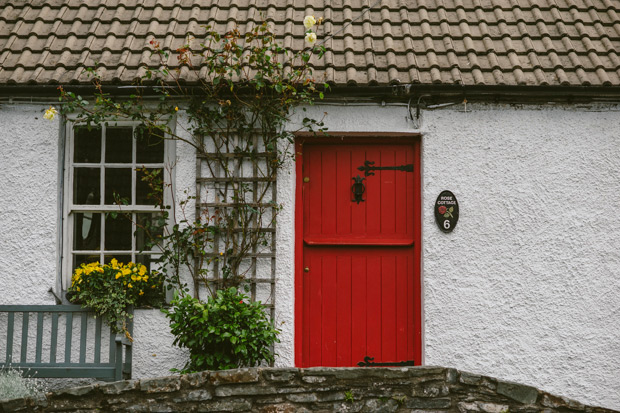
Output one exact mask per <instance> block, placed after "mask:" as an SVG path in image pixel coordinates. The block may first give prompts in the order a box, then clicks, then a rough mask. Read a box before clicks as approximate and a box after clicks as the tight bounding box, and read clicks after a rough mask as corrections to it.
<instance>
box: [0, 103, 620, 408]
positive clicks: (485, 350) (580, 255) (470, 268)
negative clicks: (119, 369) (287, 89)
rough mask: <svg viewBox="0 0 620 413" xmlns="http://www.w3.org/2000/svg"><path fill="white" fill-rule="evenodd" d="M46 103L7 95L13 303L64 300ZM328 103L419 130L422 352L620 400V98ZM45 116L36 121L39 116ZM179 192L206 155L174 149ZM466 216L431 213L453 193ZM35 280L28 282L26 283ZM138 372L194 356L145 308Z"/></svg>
mask: <svg viewBox="0 0 620 413" xmlns="http://www.w3.org/2000/svg"><path fill="white" fill-rule="evenodd" d="M45 108H46V106H43V105H40V106H36V105H32V106H25V105H15V106H11V105H3V106H1V107H0V126H1V127H0V142H1V143H2V147H3V150H2V151H0V177H2V178H3V182H4V183H3V185H0V202H1V203H2V204H1V207H2V209H1V210H0V211H2V213H1V214H0V225H1V227H0V228H2V231H1V232H0V271H2V274H3V276H2V284H3V288H2V298H1V302H2V303H3V304H7V303H15V304H17V303H30V304H34V303H40V304H44V303H46V304H49V303H52V302H53V299H52V296H51V295H50V294H49V293H48V292H47V290H48V289H49V287H51V286H53V285H54V284H55V281H56V278H55V277H56V273H57V272H56V262H57V259H58V251H57V240H56V234H57V230H58V228H59V223H58V222H57V221H58V220H57V211H58V197H57V193H58V189H59V182H58V178H57V177H58V167H59V164H58V136H59V125H58V123H57V121H54V122H49V121H45V120H43V119H42V114H43V110H44V109H45ZM462 109H463V108H462V106H456V107H452V108H446V109H441V110H435V111H425V112H424V113H423V123H422V127H421V129H419V130H416V129H413V127H412V125H411V123H409V122H408V121H406V119H405V115H406V108H405V107H402V106H396V107H395V106H386V107H381V106H379V105H372V106H353V105H350V106H342V105H338V106H337V105H323V106H316V107H312V108H309V112H310V114H312V113H314V114H315V117H320V116H322V114H323V112H327V116H326V118H325V122H326V125H327V126H328V127H329V129H330V130H332V131H376V132H421V133H422V134H423V137H422V179H423V185H422V211H423V216H422V267H423V268H422V282H423V316H422V317H423V328H424V341H423V353H424V363H425V364H427V365H443V366H449V367H456V368H459V369H462V370H466V371H471V372H475V373H480V374H486V375H491V376H496V377H499V378H503V379H507V380H512V381H517V382H522V383H525V384H529V385H535V386H538V387H540V388H543V389H545V390H547V391H550V392H552V393H557V394H561V395H565V396H568V397H572V398H575V399H578V400H580V401H582V402H586V403H591V404H597V405H602V406H605V407H609V408H615V409H620V381H618V379H617V373H616V371H617V368H616V367H615V364H616V361H617V360H618V359H620V328H619V324H618V320H619V319H620V299H619V298H618V294H617V291H619V290H620V274H619V272H620V252H619V251H618V250H617V245H620V215H618V214H616V213H615V209H616V208H617V207H618V206H619V205H620V167H619V166H620V161H619V159H620V107H618V106H578V107H576V106H572V107H568V106H553V105H545V106H540V107H539V106H524V107H521V106H508V105H506V106H498V105H477V104H475V103H474V104H470V105H468V110H470V112H468V113H463V112H461V110H462ZM36 118H38V119H36ZM176 157H177V161H178V162H177V165H176V168H177V169H176V171H175V173H176V180H177V181H176V188H177V192H179V191H182V190H183V189H185V188H190V189H191V188H193V185H194V180H195V159H194V155H193V151H192V150H191V149H190V148H187V147H177V151H176ZM445 189H448V190H451V191H452V192H454V193H455V195H456V196H457V198H458V201H459V204H460V212H461V213H460V220H459V223H458V225H457V227H456V229H455V230H454V232H452V233H450V234H444V233H442V232H441V231H439V229H438V228H437V226H436V224H435V222H434V216H433V205H434V202H435V199H436V197H437V195H438V194H439V193H440V192H441V191H442V190H445ZM294 193H295V173H294V165H293V164H292V163H291V164H290V165H289V168H288V169H287V170H285V171H283V172H282V173H280V175H279V181H278V201H279V202H282V203H283V206H284V208H283V210H282V211H281V213H280V216H279V220H278V235H277V254H278V260H277V274H278V281H279V283H278V286H277V295H276V305H277V311H276V321H277V322H278V324H279V325H280V327H281V328H282V329H283V332H282V334H281V336H280V338H281V340H282V343H281V344H279V345H278V346H277V347H276V350H277V352H278V353H279V358H278V361H277V365H279V366H292V365H293V364H294V324H295V320H294V294H295V292H294V277H293V269H294V235H295V234H294V227H295V225H294V211H295V205H294ZM24 291H28V294H24ZM134 336H135V338H136V344H135V346H134V377H137V378H139V377H149V376H157V375H163V374H167V373H168V370H169V369H170V368H172V367H181V366H182V365H183V362H184V359H183V356H184V355H183V352H181V351H180V350H178V349H176V348H173V347H172V346H171V343H172V337H171V335H170V334H169V333H168V330H167V321H166V320H165V318H164V317H163V315H162V314H160V313H158V312H156V311H153V310H146V311H144V310H139V311H138V312H137V313H136V321H135V330H134Z"/></svg>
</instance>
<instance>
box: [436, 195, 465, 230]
mask: <svg viewBox="0 0 620 413" xmlns="http://www.w3.org/2000/svg"><path fill="white" fill-rule="evenodd" d="M458 220H459V203H458V202H457V200H456V197H455V196H454V194H453V193H452V192H450V191H443V192H442V193H440V194H439V196H438V197H437V201H435V221H436V222H437V226H438V227H439V229H440V230H442V231H443V232H452V230H453V229H454V227H456V223H457V222H458Z"/></svg>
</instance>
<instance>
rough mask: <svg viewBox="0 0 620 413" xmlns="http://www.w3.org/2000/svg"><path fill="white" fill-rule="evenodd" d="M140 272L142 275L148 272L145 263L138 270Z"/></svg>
mask: <svg viewBox="0 0 620 413" xmlns="http://www.w3.org/2000/svg"><path fill="white" fill-rule="evenodd" d="M138 274H140V275H144V274H146V267H145V266H144V265H141V266H140V271H139V272H138Z"/></svg>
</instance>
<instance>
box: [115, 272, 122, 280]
mask: <svg viewBox="0 0 620 413" xmlns="http://www.w3.org/2000/svg"><path fill="white" fill-rule="evenodd" d="M122 276H123V273H122V272H120V271H119V272H117V273H116V278H115V280H118V279H119V278H121V277H122Z"/></svg>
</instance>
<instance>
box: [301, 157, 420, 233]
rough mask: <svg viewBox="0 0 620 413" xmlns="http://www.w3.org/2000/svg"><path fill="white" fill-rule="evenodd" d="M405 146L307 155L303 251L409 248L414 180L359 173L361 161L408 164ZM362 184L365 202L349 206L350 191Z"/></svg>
mask: <svg viewBox="0 0 620 413" xmlns="http://www.w3.org/2000/svg"><path fill="white" fill-rule="evenodd" d="M413 158H414V151H413V146H410V145H341V146H340V145H339V146H337V147H335V146H334V145H316V146H314V145H313V146H312V147H309V148H307V149H306V152H305V153H304V161H303V171H304V172H303V173H304V177H306V178H308V181H309V182H306V183H304V196H303V202H304V217H303V219H304V228H303V231H304V242H305V243H306V244H308V245H320V244H325V243H328V244H344V245H360V244H374V243H377V242H379V243H381V244H383V243H392V244H398V245H403V244H404V245H411V244H413V235H414V234H413V220H414V217H413V196H412V195H413V181H414V174H413V173H409V172H403V171H392V170H384V171H373V172H372V173H374V175H371V176H365V174H364V172H363V171H360V170H358V168H359V167H360V166H364V162H365V161H366V160H369V161H373V162H375V166H399V165H407V164H413V163H414V162H413ZM357 175H360V177H362V178H364V181H363V182H364V184H365V186H366V192H365V194H364V201H363V202H360V203H359V204H357V203H355V202H352V201H351V199H352V194H351V185H352V184H353V178H354V177H356V176H357Z"/></svg>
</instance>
